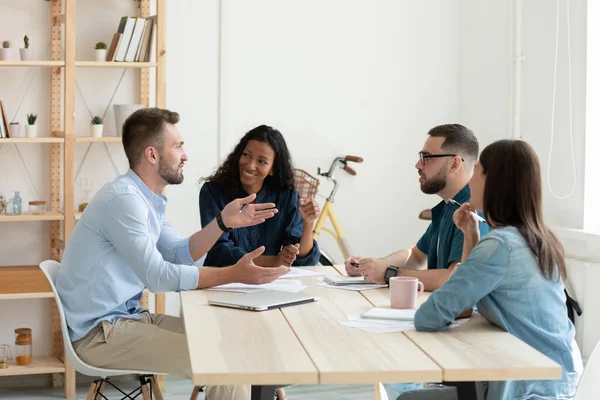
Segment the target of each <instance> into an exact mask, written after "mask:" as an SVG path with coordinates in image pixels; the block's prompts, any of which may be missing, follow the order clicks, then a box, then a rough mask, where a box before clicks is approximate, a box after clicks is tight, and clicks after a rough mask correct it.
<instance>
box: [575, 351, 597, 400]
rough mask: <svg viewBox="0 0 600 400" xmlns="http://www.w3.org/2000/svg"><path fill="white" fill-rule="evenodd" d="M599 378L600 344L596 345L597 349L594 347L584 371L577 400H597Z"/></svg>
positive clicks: (578, 388)
mask: <svg viewBox="0 0 600 400" xmlns="http://www.w3.org/2000/svg"><path fill="white" fill-rule="evenodd" d="M598 377H600V342H598V343H596V347H594V350H593V351H592V355H591V356H590V358H589V359H588V362H587V364H586V365H585V368H584V369H583V375H582V376H581V380H580V381H579V386H578V387H577V394H576V395H575V400H593V399H597V398H598V394H599V393H600V379H598Z"/></svg>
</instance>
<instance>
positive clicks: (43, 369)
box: [0, 354, 65, 376]
mask: <svg viewBox="0 0 600 400" xmlns="http://www.w3.org/2000/svg"><path fill="white" fill-rule="evenodd" d="M13 355H14V354H13ZM61 372H65V364H64V363H63V362H61V361H60V360H59V359H58V358H54V357H40V358H34V359H33V362H32V363H31V364H30V365H26V366H21V365H17V364H15V363H14V361H13V362H11V364H9V366H8V368H6V369H0V376H16V375H38V374H55V373H61Z"/></svg>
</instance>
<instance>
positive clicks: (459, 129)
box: [428, 124, 479, 163]
mask: <svg viewBox="0 0 600 400" xmlns="http://www.w3.org/2000/svg"><path fill="white" fill-rule="evenodd" d="M428 135H429V136H432V137H443V138H444V139H445V140H444V143H442V149H443V150H444V151H448V152H452V153H457V154H460V155H461V156H462V157H463V158H464V159H466V160H469V161H471V162H473V163H475V162H477V158H478V157H479V142H478V141H477V138H476V137H475V135H474V134H473V131H471V130H470V129H468V128H466V127H464V126H462V125H460V124H447V125H439V126H436V127H435V128H432V129H431V130H430V131H429V133H428Z"/></svg>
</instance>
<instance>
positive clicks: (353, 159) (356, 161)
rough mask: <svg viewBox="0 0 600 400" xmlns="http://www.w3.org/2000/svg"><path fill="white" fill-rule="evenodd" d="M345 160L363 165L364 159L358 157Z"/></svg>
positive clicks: (347, 157) (348, 157) (349, 157)
mask: <svg viewBox="0 0 600 400" xmlns="http://www.w3.org/2000/svg"><path fill="white" fill-rule="evenodd" d="M345 160H346V161H350V162H355V163H361V162H363V159H362V157H358V156H346V157H345ZM353 175H354V174H353Z"/></svg>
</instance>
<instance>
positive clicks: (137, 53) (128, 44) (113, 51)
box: [106, 15, 156, 62]
mask: <svg viewBox="0 0 600 400" xmlns="http://www.w3.org/2000/svg"><path fill="white" fill-rule="evenodd" d="M155 25H156V15H153V16H151V17H148V18H140V17H122V18H121V21H120V22H119V28H118V30H117V33H115V34H114V35H113V39H112V42H111V43H110V47H109V50H108V53H107V56H106V61H124V62H135V61H140V62H148V61H150V57H151V51H152V44H153V43H154V30H155V29H154V27H155Z"/></svg>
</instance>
